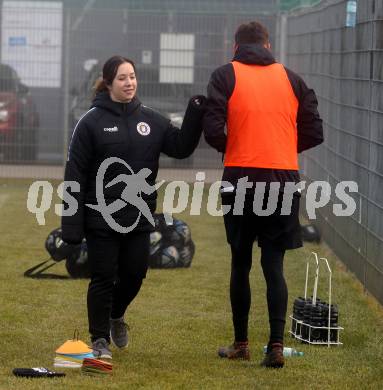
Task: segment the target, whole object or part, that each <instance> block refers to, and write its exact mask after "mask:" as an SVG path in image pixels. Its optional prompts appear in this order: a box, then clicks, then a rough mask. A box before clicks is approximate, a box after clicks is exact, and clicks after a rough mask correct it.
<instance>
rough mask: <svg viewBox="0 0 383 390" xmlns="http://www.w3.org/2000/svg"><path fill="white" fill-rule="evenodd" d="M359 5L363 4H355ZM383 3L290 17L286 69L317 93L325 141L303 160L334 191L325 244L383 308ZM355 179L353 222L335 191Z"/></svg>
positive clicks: (322, 219)
mask: <svg viewBox="0 0 383 390" xmlns="http://www.w3.org/2000/svg"><path fill="white" fill-rule="evenodd" d="M355 6H356V7H355ZM382 37H383V1H382V0H363V1H358V2H356V1H352V2H351V1H344V0H342V1H327V2H322V4H321V5H319V6H317V7H314V8H311V9H305V10H302V11H297V12H294V13H292V14H289V15H288V17H287V64H288V66H289V67H291V68H292V69H294V70H295V71H297V72H298V73H299V74H301V75H302V76H303V77H304V79H305V80H306V82H307V83H308V84H309V85H310V86H311V87H313V88H314V90H315V91H316V93H317V95H318V100H319V108H320V112H321V115H322V118H323V120H324V130H325V143H324V145H322V146H321V147H319V148H316V149H315V150H313V151H312V152H311V153H309V154H307V155H305V156H304V157H303V159H302V165H303V173H304V174H305V176H306V177H309V178H315V180H323V181H327V182H329V183H330V185H331V188H332V193H331V201H330V203H329V204H328V206H326V207H324V208H321V209H319V210H318V220H317V223H318V224H319V225H320V227H321V230H322V234H323V237H324V239H325V240H326V242H327V243H328V244H329V245H330V246H331V248H332V249H333V250H334V251H335V252H336V253H337V254H338V255H339V257H340V258H341V259H342V261H343V262H344V263H345V264H346V265H347V266H348V268H349V269H351V270H352V271H353V272H354V273H355V275H356V276H357V277H358V278H359V280H360V281H361V282H362V283H363V285H364V286H365V288H366V289H367V290H368V291H369V292H371V293H372V294H373V295H374V296H375V297H376V298H377V299H378V300H379V301H380V302H381V303H383V288H382V285H383V254H382V253H383V191H382V189H383V157H382V156H383V38H382ZM340 181H355V182H357V184H358V187H359V191H358V193H357V194H351V193H350V195H352V197H353V198H354V200H355V203H356V205H357V208H356V211H355V213H354V214H353V215H352V216H351V217H336V216H335V215H334V212H333V205H334V203H339V200H338V199H337V197H336V194H335V193H334V188H335V186H336V185H337V183H339V182H340Z"/></svg>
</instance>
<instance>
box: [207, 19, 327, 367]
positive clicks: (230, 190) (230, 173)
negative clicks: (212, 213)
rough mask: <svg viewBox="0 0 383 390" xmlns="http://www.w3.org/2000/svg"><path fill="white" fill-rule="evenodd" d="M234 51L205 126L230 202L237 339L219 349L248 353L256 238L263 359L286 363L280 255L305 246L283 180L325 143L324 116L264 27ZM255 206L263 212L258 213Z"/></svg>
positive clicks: (212, 87)
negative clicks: (276, 54)
mask: <svg viewBox="0 0 383 390" xmlns="http://www.w3.org/2000/svg"><path fill="white" fill-rule="evenodd" d="M234 50H235V55H234V59H233V61H232V62H231V63H228V64H226V65H223V66H221V67H219V68H218V69H216V70H215V71H214V72H213V74H212V76H211V79H210V82H209V85H208V88H207V90H208V106H207V112H206V113H205V116H204V124H203V128H204V132H205V138H206V141H207V142H208V143H209V144H210V145H211V146H212V147H213V148H215V149H216V150H217V151H218V152H221V153H224V166H225V168H224V172H223V188H222V189H221V195H222V204H223V205H226V208H230V211H229V212H227V213H226V214H225V211H224V223H225V229H226V236H227V241H228V243H229V244H230V247H231V254H232V261H231V278H230V301H231V307H232V314H233V325H234V343H233V344H232V345H230V346H228V347H221V348H220V349H219V351H218V354H219V356H221V357H226V358H231V359H249V358H250V354H249V346H248V338H247V331H248V314H249V309H250V301H251V292H250V285H249V273H250V269H251V265H252V247H253V242H254V240H255V239H257V240H258V245H259V246H260V247H261V265H262V269H263V273H264V276H265V280H266V285H267V304H268V312H269V323H270V338H269V342H268V347H267V353H266V357H265V359H264V360H263V362H262V363H261V364H262V365H263V366H265V367H275V368H276V367H283V365H284V358H283V334H284V327H285V322H286V310H287V286H286V282H285V279H284V276H283V258H284V254H285V251H286V250H287V249H295V248H299V247H301V246H302V240H301V235H300V225H299V219H298V212H299V197H300V193H299V192H298V191H296V192H294V193H293V194H292V193H291V192H292V191H290V200H291V202H290V206H291V211H290V210H289V211H288V213H287V214H288V215H284V214H286V213H285V212H282V211H281V210H282V201H283V199H284V198H283V195H284V188H285V187H286V191H285V192H286V195H287V192H288V191H287V187H288V185H287V184H286V183H291V184H292V185H293V186H294V185H295V184H296V183H298V182H299V181H300V179H299V172H298V153H300V152H302V151H303V150H306V149H309V148H312V147H314V146H316V145H318V144H320V143H321V142H323V129H322V120H321V119H320V117H319V114H318V110H317V105H318V102H317V99H316V96H315V93H314V91H313V90H311V89H309V88H307V86H306V84H305V83H304V81H303V80H302V79H301V78H300V77H299V76H298V75H296V74H295V73H294V72H292V71H291V70H289V69H287V68H285V67H284V66H283V65H281V64H279V63H277V62H276V61H275V60H274V58H273V56H272V54H271V52H270V43H269V36H268V32H267V30H266V28H265V27H264V26H262V25H261V24H260V23H257V22H250V23H247V24H242V25H240V26H239V27H238V29H237V31H236V34H235V46H234ZM225 125H226V126H227V134H226V133H225ZM290 188H291V187H290ZM260 189H261V190H262V189H263V190H264V191H263V192H262V191H260ZM275 189H276V190H277V191H274V194H273V190H275ZM275 195H276V197H275ZM273 200H274V203H275V205H274V206H275V208H274V211H273V207H271V209H272V212H271V214H270V213H268V212H267V210H269V209H270V208H269V206H270V204H269V203H268V202H271V203H272V202H273ZM259 205H261V207H259ZM265 205H267V209H266V211H265ZM271 206H272V205H271ZM255 209H258V211H259V212H258V213H255V212H254V211H255Z"/></svg>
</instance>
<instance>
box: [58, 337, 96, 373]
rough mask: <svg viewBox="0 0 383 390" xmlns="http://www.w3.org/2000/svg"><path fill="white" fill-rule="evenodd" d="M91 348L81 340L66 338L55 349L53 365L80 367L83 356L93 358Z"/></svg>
mask: <svg viewBox="0 0 383 390" xmlns="http://www.w3.org/2000/svg"><path fill="white" fill-rule="evenodd" d="M93 357H94V355H93V353H92V350H91V349H90V348H89V347H88V346H87V345H86V344H85V343H84V342H83V341H81V340H78V338H77V340H67V341H66V342H65V343H64V344H63V345H61V346H60V347H59V348H57V350H56V356H55V359H54V363H53V365H54V366H55V367H69V368H80V367H81V365H82V362H83V360H84V358H93Z"/></svg>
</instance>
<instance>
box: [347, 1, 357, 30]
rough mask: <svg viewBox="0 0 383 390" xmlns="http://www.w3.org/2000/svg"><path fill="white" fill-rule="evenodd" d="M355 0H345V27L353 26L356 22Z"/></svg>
mask: <svg viewBox="0 0 383 390" xmlns="http://www.w3.org/2000/svg"><path fill="white" fill-rule="evenodd" d="M356 10H357V3H356V0H349V1H347V5H346V27H355V24H356Z"/></svg>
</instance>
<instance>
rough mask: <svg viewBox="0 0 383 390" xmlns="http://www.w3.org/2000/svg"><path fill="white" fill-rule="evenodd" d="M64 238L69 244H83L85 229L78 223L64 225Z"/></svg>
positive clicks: (62, 228)
mask: <svg viewBox="0 0 383 390" xmlns="http://www.w3.org/2000/svg"><path fill="white" fill-rule="evenodd" d="M61 230H62V240H63V241H64V242H66V243H67V244H72V245H77V244H81V242H82V239H83V238H84V230H83V228H82V227H81V226H78V225H62V227H61Z"/></svg>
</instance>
